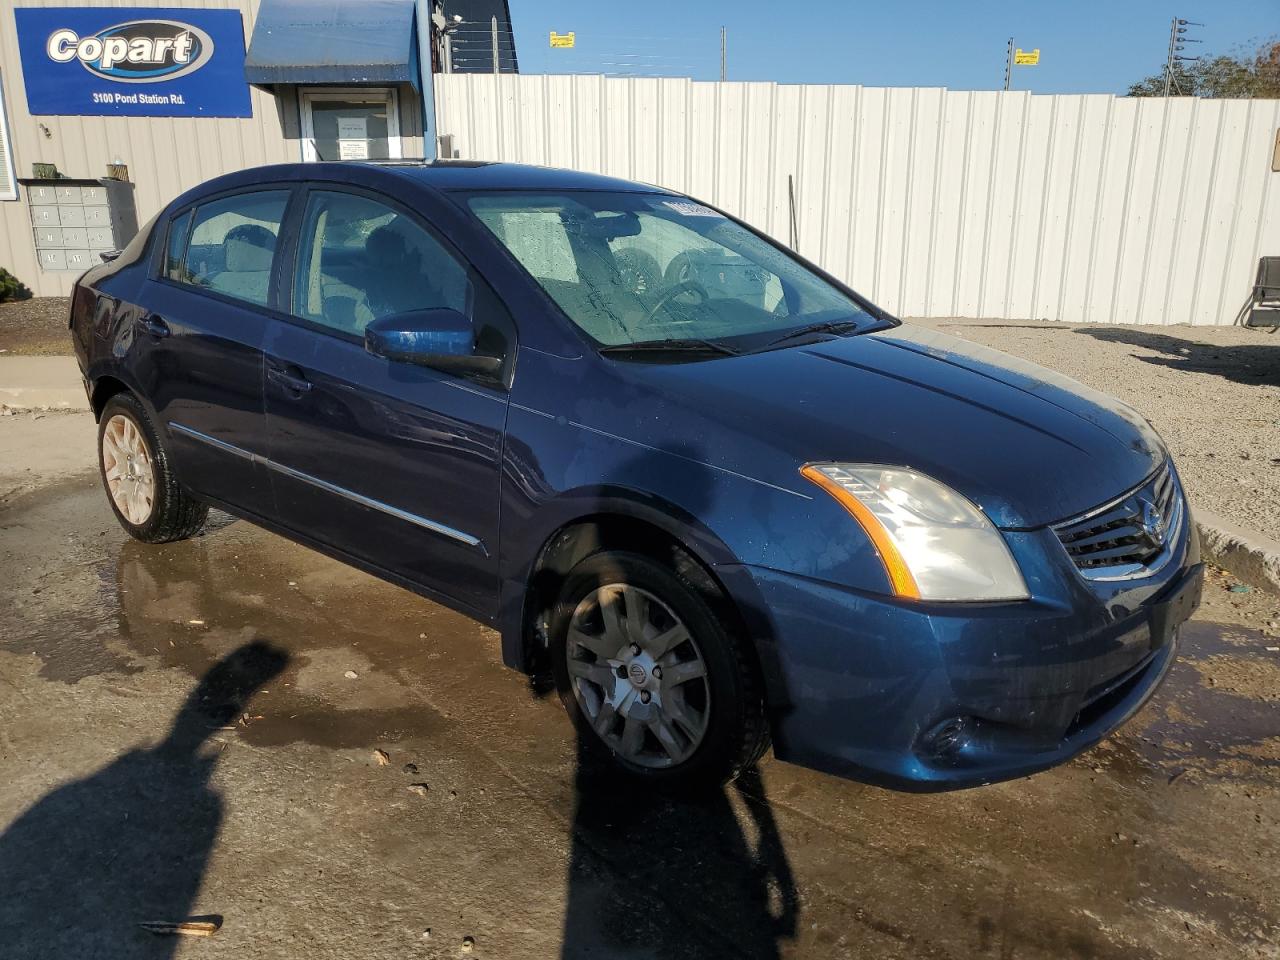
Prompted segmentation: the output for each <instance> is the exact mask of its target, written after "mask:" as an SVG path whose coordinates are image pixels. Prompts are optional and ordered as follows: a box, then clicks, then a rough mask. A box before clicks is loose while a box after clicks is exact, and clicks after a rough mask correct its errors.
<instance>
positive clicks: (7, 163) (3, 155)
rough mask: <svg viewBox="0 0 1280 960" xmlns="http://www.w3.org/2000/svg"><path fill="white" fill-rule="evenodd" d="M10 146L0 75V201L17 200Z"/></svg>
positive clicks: (16, 181)
mask: <svg viewBox="0 0 1280 960" xmlns="http://www.w3.org/2000/svg"><path fill="white" fill-rule="evenodd" d="M12 144H13V141H12V140H10V139H9V111H8V108H6V107H5V102H4V77H3V75H0V200H17V199H18V180H17V177H16V175H15V174H14V172H13V146H12Z"/></svg>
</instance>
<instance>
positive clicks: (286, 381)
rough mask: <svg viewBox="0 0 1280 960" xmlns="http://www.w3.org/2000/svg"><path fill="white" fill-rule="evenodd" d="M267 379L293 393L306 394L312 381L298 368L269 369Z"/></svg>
mask: <svg viewBox="0 0 1280 960" xmlns="http://www.w3.org/2000/svg"><path fill="white" fill-rule="evenodd" d="M267 379H268V380H270V381H271V382H272V383H275V384H279V385H280V386H282V387H284V388H285V390H288V391H290V392H292V393H306V392H307V391H308V390H310V389H311V381H310V380H308V379H307V378H306V377H305V376H303V374H302V371H301V370H299V369H298V368H297V367H267Z"/></svg>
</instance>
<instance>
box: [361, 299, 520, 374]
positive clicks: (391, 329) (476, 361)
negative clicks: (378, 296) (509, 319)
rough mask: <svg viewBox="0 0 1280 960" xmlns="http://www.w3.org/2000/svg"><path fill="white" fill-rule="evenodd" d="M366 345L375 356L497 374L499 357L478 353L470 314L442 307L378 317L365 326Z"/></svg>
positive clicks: (500, 363)
mask: <svg viewBox="0 0 1280 960" xmlns="http://www.w3.org/2000/svg"><path fill="white" fill-rule="evenodd" d="M364 348H365V349H366V350H368V351H369V352H370V353H372V354H373V355H374V356H375V357H385V358H386V359H388V360H400V361H403V362H404V363H416V364H417V365H418V366H421V367H432V368H434V369H436V370H443V371H444V372H446V373H483V374H489V375H491V376H492V375H496V374H497V373H498V372H499V371H500V370H501V369H502V360H501V358H499V357H484V356H478V355H477V354H476V352H475V349H476V333H475V326H474V324H472V322H471V318H470V317H467V316H466V315H464V314H461V313H459V312H458V311H457V310H451V309H449V308H447V307H439V308H435V309H432V310H407V311H405V312H404V313H392V314H389V315H387V316H385V317H379V318H378V319H377V320H374V321H372V322H371V323H370V324H369V325H368V326H367V327H365V328H364Z"/></svg>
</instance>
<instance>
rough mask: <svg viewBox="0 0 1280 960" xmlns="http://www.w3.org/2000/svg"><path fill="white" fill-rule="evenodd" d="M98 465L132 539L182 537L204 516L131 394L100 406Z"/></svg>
mask: <svg viewBox="0 0 1280 960" xmlns="http://www.w3.org/2000/svg"><path fill="white" fill-rule="evenodd" d="M98 469H99V470H100V472H101V473H102V486H103V488H104V489H105V490H106V491H107V502H108V503H110V504H111V509H112V511H114V513H115V515H116V519H117V520H119V521H120V526H122V527H124V529H125V532H126V533H128V534H129V536H131V537H133V538H134V539H135V540H141V541H142V542H144V543H169V542H171V541H173V540H185V539H187V538H188V537H192V536H195V534H197V533H199V532H200V528H201V527H203V526H204V523H205V520H206V518H207V517H208V516H209V507H208V505H207V504H204V503H201V502H200V501H198V500H196V499H195V498H194V497H192V496H191V495H190V494H188V493H187V492H186V491H185V490H183V489H182V487H180V486H179V485H178V481H177V479H176V478H175V477H174V475H173V470H172V468H171V467H170V465H169V456H168V453H167V452H166V451H165V449H164V444H163V443H162V442H161V440H160V435H159V434H158V433H157V431H156V428H155V424H154V423H152V421H151V417H149V416H148V415H147V411H146V409H145V408H144V407H143V406H142V404H141V403H139V402H138V398H137V397H135V396H133V394H130V393H118V394H116V395H115V396H114V397H112V398H111V399H110V400H108V401H107V404H106V406H105V407H104V408H103V410H102V415H101V417H99V420H98Z"/></svg>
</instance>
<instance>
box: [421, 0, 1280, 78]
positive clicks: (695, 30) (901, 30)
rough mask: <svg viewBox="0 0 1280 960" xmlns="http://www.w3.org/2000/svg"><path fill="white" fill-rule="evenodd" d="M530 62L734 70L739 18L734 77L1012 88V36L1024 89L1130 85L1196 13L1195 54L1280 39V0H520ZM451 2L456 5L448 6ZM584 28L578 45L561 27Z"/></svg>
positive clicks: (673, 71) (623, 70)
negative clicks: (1176, 26)
mask: <svg viewBox="0 0 1280 960" xmlns="http://www.w3.org/2000/svg"><path fill="white" fill-rule="evenodd" d="M510 6H511V19H512V21H513V24H514V28H515V35H516V50H517V52H518V55H519V58H520V71H521V72H522V73H609V74H622V75H637V76H676V77H692V78H693V79H695V80H715V79H717V78H718V77H719V74H720V27H721V26H724V27H725V28H726V29H727V32H728V33H727V36H728V43H727V50H728V56H727V66H728V71H727V73H728V79H730V80H775V81H778V82H780V83H857V84H863V85H866V86H929V87H950V88H951V89H953V90H998V89H1000V88H1001V86H1002V85H1003V83H1004V65H1005V50H1006V44H1007V42H1008V39H1009V38H1010V37H1013V38H1014V40H1015V43H1016V45H1017V46H1019V47H1021V48H1022V49H1024V50H1030V49H1033V48H1036V47H1039V48H1040V65H1039V66H1034V67H1016V68H1014V74H1013V88H1014V89H1020V90H1032V91H1035V92H1037V93H1124V92H1125V91H1126V90H1127V89H1128V87H1129V84H1130V83H1132V82H1134V81H1135V80H1138V79H1141V78H1142V77H1144V76H1147V75H1149V74H1152V73H1156V72H1158V71H1160V70H1161V69H1163V67H1164V60H1165V53H1166V50H1167V48H1168V43H1169V21H1170V20H1171V19H1172V18H1173V17H1174V16H1178V17H1181V18H1183V19H1186V20H1196V21H1200V22H1202V23H1203V24H1204V26H1203V27H1192V28H1190V29H1191V31H1192V32H1189V33H1188V34H1187V36H1188V37H1199V38H1200V39H1202V40H1203V41H1204V42H1203V43H1199V44H1194V45H1192V46H1193V47H1194V48H1196V49H1195V51H1194V52H1199V50H1203V52H1204V53H1206V54H1218V53H1232V52H1237V51H1238V50H1239V49H1240V48H1242V47H1247V48H1249V49H1253V48H1256V47H1257V46H1258V45H1259V44H1260V43H1261V42H1262V41H1263V40H1264V39H1266V38H1268V37H1277V38H1280V0H1216V2H1214V0H1171V2H1162V0H1109V2H1099V0H1078V2H1054V3H1049V2H1043V0H1040V2H1037V0H1021V2H1014V0H1005V2H994V0H914V2H908V0H879V2H876V3H868V2H846V3H839V2H834V0H821V2H813V0H811V2H808V3H778V2H773V3H765V2H761V0H741V2H736V3H727V2H723V0H722V2H716V3H708V2H699V0H683V2H672V0H629V2H625V3H620V2H606V0H595V2H591V0H510ZM446 9H447V3H446ZM553 30H554V31H556V32H558V33H566V32H568V31H573V32H574V33H575V34H576V35H577V36H576V45H575V47H574V48H573V49H572V50H564V49H551V47H550V44H549V40H548V33H549V32H550V31H553Z"/></svg>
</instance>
